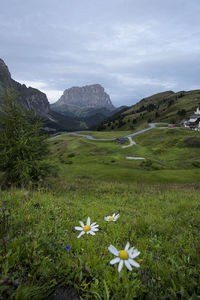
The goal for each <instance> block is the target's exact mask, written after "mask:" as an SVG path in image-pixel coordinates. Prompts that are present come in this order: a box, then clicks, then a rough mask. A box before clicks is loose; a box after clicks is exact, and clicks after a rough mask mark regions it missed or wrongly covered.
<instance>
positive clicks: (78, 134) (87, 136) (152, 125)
mask: <svg viewBox="0 0 200 300" xmlns="http://www.w3.org/2000/svg"><path fill="white" fill-rule="evenodd" d="M162 124H163V125H166V124H167V123H149V128H146V129H142V130H139V131H137V132H134V133H131V134H129V135H125V136H123V138H129V137H132V136H135V135H138V134H140V133H143V132H145V131H148V130H150V129H152V128H155V126H156V125H162ZM91 132H92V131H91ZM64 134H69V135H74V136H82V137H85V138H87V139H88V140H92V141H115V140H116V138H113V139H97V138H94V137H93V136H91V135H87V134H81V133H77V132H66V133H64ZM62 135H63V134H59V135H56V136H54V137H52V138H50V139H51V140H53V139H56V138H58V137H59V136H62Z"/></svg>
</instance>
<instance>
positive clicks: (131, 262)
mask: <svg viewBox="0 0 200 300" xmlns="http://www.w3.org/2000/svg"><path fill="white" fill-rule="evenodd" d="M128 262H129V263H130V264H131V265H132V266H134V267H136V268H139V267H140V265H139V264H138V263H137V262H136V261H134V260H133V259H131V258H129V260H128Z"/></svg>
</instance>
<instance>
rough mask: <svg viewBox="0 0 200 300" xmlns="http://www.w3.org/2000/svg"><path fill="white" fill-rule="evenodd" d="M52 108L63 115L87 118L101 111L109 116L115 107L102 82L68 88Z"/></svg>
mask: <svg viewBox="0 0 200 300" xmlns="http://www.w3.org/2000/svg"><path fill="white" fill-rule="evenodd" d="M51 109H52V110H54V111H57V112H59V113H62V114H63V115H71V116H78V117H83V118H87V117H91V116H92V115H95V114H99V113H100V114H102V115H103V116H106V117H107V116H109V115H111V114H112V113H113V111H114V110H115V107H114V106H113V104H112V102H111V100H110V97H109V95H108V94H107V93H106V92H105V91H104V88H103V87H102V86H101V85H100V84H93V85H86V86H83V87H72V88H70V89H66V90H65V91H64V93H63V95H62V96H61V97H60V99H59V100H58V101H57V102H56V103H54V104H52V105H51Z"/></svg>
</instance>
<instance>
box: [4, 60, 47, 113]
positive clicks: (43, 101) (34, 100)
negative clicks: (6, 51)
mask: <svg viewBox="0 0 200 300" xmlns="http://www.w3.org/2000/svg"><path fill="white" fill-rule="evenodd" d="M7 88H12V89H14V91H15V93H16V96H17V102H18V103H19V104H20V105H22V106H23V107H25V108H27V109H33V111H34V112H35V114H36V115H39V116H41V117H47V114H48V113H49V111H50V106H49V102H48V99H47V96H46V95H45V94H44V93H42V92H41V91H39V90H37V89H34V88H31V87H29V88H27V87H26V85H25V84H20V83H18V82H16V81H15V80H13V79H12V78H11V75H10V72H9V70H8V67H7V66H6V64H5V63H4V61H3V60H2V59H0V97H1V95H2V92H3V90H4V89H7Z"/></svg>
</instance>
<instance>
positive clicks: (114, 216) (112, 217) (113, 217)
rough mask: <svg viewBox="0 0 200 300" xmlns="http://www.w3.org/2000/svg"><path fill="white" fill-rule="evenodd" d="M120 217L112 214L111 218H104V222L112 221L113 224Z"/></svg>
mask: <svg viewBox="0 0 200 300" xmlns="http://www.w3.org/2000/svg"><path fill="white" fill-rule="evenodd" d="M119 217H120V215H119V214H117V215H115V214H113V215H112V216H108V217H105V218H104V219H105V220H106V221H108V222H109V221H113V222H115V221H117V219H118V218H119Z"/></svg>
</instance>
